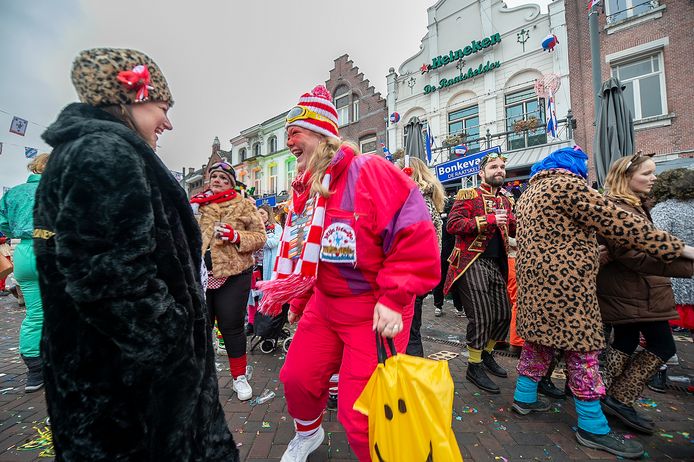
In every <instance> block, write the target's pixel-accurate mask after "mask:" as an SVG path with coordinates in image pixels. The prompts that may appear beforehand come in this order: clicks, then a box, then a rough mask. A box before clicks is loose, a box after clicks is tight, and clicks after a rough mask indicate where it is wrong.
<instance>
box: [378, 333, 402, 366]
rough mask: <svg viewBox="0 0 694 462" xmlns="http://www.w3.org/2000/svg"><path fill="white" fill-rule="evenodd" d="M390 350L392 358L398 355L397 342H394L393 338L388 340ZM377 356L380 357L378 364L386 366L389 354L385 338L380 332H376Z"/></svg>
mask: <svg viewBox="0 0 694 462" xmlns="http://www.w3.org/2000/svg"><path fill="white" fill-rule="evenodd" d="M388 348H389V349H390V356H391V357H392V356H395V355H397V354H398V352H397V351H396V349H395V342H393V339H392V338H388ZM376 354H377V355H378V362H379V363H381V364H384V365H385V363H386V359H388V352H387V351H386V344H385V341H384V340H383V336H382V335H381V334H379V333H378V332H376Z"/></svg>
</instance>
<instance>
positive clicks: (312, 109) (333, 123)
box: [285, 85, 340, 139]
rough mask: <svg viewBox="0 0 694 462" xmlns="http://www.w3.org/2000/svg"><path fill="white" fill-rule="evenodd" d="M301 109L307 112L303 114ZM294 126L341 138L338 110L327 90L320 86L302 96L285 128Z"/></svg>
mask: <svg viewBox="0 0 694 462" xmlns="http://www.w3.org/2000/svg"><path fill="white" fill-rule="evenodd" d="M299 108H303V109H306V110H307V111H304V113H303V114H302V111H301V110H300V109H299ZM297 116H298V118H297ZM292 126H296V127H302V128H305V129H307V130H311V131H312V132H315V133H319V134H321V135H324V136H332V137H333V138H338V139H339V138H340V134H339V132H338V130H337V110H336V109H335V105H334V104H333V103H332V96H331V95H330V92H329V91H328V89H327V88H325V87H324V86H323V85H318V86H317V87H316V88H314V89H313V91H311V92H310V93H304V94H303V95H301V98H300V99H299V102H298V103H297V105H296V106H295V107H294V108H292V109H291V110H290V111H289V113H288V114H287V123H286V124H285V128H289V127H292Z"/></svg>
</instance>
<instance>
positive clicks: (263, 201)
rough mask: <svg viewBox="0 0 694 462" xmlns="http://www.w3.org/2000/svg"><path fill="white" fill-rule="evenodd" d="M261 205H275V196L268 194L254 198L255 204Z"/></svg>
mask: <svg viewBox="0 0 694 462" xmlns="http://www.w3.org/2000/svg"><path fill="white" fill-rule="evenodd" d="M261 205H269V206H270V207H275V206H277V196H268V197H262V198H260V199H256V200H255V206H256V207H260V206H261Z"/></svg>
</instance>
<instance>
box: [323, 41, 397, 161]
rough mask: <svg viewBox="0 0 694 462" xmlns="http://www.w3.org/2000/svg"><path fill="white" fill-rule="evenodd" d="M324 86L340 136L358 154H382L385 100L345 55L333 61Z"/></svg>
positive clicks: (384, 140) (384, 134)
mask: <svg viewBox="0 0 694 462" xmlns="http://www.w3.org/2000/svg"><path fill="white" fill-rule="evenodd" d="M325 86H326V87H327V88H328V90H330V93H331V94H332V95H333V102H334V103H335V107H336V108H337V113H338V120H339V126H340V136H341V137H342V138H343V139H345V140H348V141H353V142H354V143H355V144H357V146H359V149H360V150H361V152H364V153H374V152H375V153H381V152H382V151H381V149H380V146H381V143H384V144H386V145H387V144H388V142H387V141H386V118H387V116H388V113H387V108H386V100H385V99H383V98H382V97H381V94H380V93H378V92H376V91H375V90H374V87H373V86H371V84H370V83H369V80H368V79H364V74H362V73H361V72H359V68H358V67H356V66H355V65H354V63H353V62H352V60H351V59H349V56H348V55H346V54H344V55H342V56H340V57H339V58H336V59H335V65H334V67H333V69H332V70H331V71H330V78H329V79H328V80H327V81H326V82H325Z"/></svg>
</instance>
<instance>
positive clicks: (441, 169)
mask: <svg viewBox="0 0 694 462" xmlns="http://www.w3.org/2000/svg"><path fill="white" fill-rule="evenodd" d="M492 152H496V153H498V154H501V148H500V147H499V146H494V147H493V148H491V149H486V150H484V151H480V152H478V153H476V154H471V155H469V156H465V157H461V158H460V159H455V160H451V161H450V162H444V163H442V164H439V165H437V166H436V167H434V169H435V170H436V176H437V177H438V178H439V181H440V182H441V183H446V182H448V181H453V180H457V179H459V178H465V177H467V176H472V175H476V174H477V172H479V171H480V162H481V161H482V158H483V157H484V156H486V155H487V154H490V153H492Z"/></svg>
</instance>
